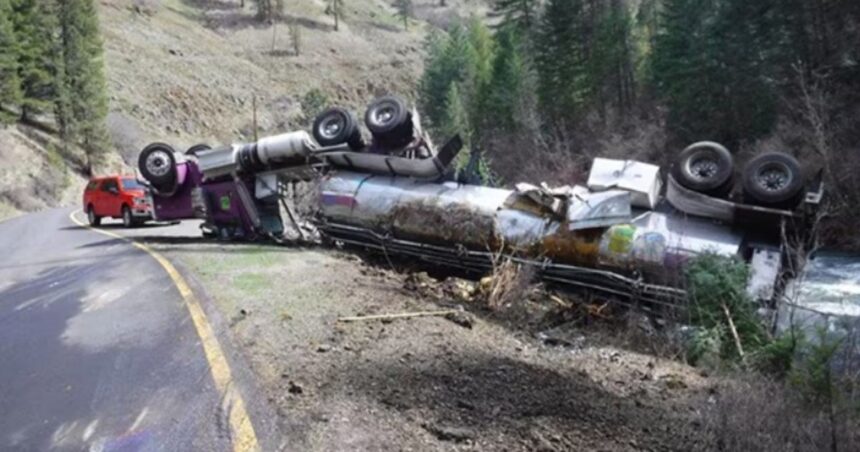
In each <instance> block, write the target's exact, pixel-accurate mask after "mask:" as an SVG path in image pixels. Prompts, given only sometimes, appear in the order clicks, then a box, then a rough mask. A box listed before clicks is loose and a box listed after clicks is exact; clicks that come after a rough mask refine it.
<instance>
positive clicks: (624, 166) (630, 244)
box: [139, 96, 823, 314]
mask: <svg viewBox="0 0 860 452" xmlns="http://www.w3.org/2000/svg"><path fill="white" fill-rule="evenodd" d="M365 125H366V126H367V129H369V131H370V136H371V139H370V140H369V142H368V141H366V140H365V139H364V138H363V135H362V133H361V130H360V127H359V124H358V120H357V119H356V117H355V116H354V115H353V114H352V113H351V112H349V111H347V110H345V109H342V108H332V109H329V110H326V111H324V112H323V113H321V114H320V115H319V116H318V117H317V118H316V120H315V121H314V126H313V130H312V135H313V137H311V134H308V133H307V132H305V131H294V132H289V133H284V134H281V135H275V136H271V137H266V138H263V139H260V140H258V141H255V142H252V143H240V144H231V145H226V146H222V147H216V148H211V147H209V146H206V145H198V146H195V147H192V148H191V149H189V150H188V151H186V152H185V153H179V152H177V151H175V150H174V148H172V147H171V146H169V145H167V144H164V143H153V144H150V145H149V146H147V147H146V148H145V149H143V151H142V152H141V154H140V157H139V170H140V173H141V175H142V177H143V179H144V180H145V181H146V182H147V183H148V185H149V186H150V189H151V196H152V197H153V200H152V201H153V202H152V205H153V206H154V215H155V217H156V219H158V220H183V219H192V218H199V219H203V220H204V222H203V224H202V228H203V229H204V234H207V235H211V236H213V237H219V238H221V239H242V240H254V239H271V240H275V241H280V237H282V234H283V232H284V222H283V219H282V217H281V213H282V209H281V207H284V211H287V212H288V211H289V209H288V207H287V206H286V204H285V203H284V199H283V196H282V194H283V192H284V190H283V187H285V186H286V185H287V184H290V183H292V182H295V181H309V180H316V181H318V186H317V190H318V194H317V204H318V206H317V207H318V209H317V214H316V215H315V217H314V218H313V219H312V221H313V222H314V224H315V226H316V228H317V229H318V230H319V232H320V233H321V234H322V235H323V237H325V238H326V239H328V240H330V241H336V242H339V243H344V244H351V245H357V246H360V247H366V248H374V249H379V250H383V251H385V252H386V253H390V254H399V255H404V256H410V257H414V258H417V259H419V260H422V261H426V262H428V263H431V264H434V265H440V266H444V267H448V268H454V269H460V270H464V271H475V272H482V273H485V272H487V271H489V270H491V269H492V267H493V263H494V262H495V261H496V260H497V259H498V258H499V257H500V256H505V257H506V258H510V259H513V260H515V261H517V262H520V263H522V264H524V265H531V266H534V267H535V269H536V271H537V274H538V275H539V276H540V277H541V278H543V279H544V280H546V281H549V282H553V283H558V284H563V285H567V286H571V287H578V288H584V289H588V290H595V291H600V292H604V293H608V294H612V295H614V296H617V297H618V298H619V299H625V300H628V301H630V302H634V303H639V304H641V306H642V307H643V308H645V309H651V310H654V311H659V312H661V313H666V314H669V313H670V311H674V310H677V309H682V308H683V304H684V300H685V292H684V288H683V281H682V279H681V278H680V277H679V276H678V275H680V274H681V273H682V272H680V271H679V270H681V269H682V268H683V266H684V265H685V263H686V262H687V261H688V260H689V259H690V258H691V257H693V256H695V255H697V254H701V253H706V252H711V253H718V254H721V255H727V256H739V257H740V258H743V259H745V260H747V261H749V262H750V263H751V264H752V267H753V273H754V274H753V278H752V280H751V281H750V287H749V290H750V292H751V293H752V294H753V295H754V296H755V297H757V298H759V299H761V300H764V301H768V302H772V301H773V300H774V299H775V296H776V295H777V294H778V293H779V291H780V290H781V288H782V287H783V286H784V284H785V279H786V278H789V277H790V276H791V274H792V273H791V272H786V271H784V270H783V269H784V268H791V269H792V270H795V269H796V268H795V266H794V264H793V263H795V262H800V261H801V260H800V259H798V258H797V256H793V255H792V253H791V250H792V249H794V247H792V246H788V245H789V244H788V243H787V241H788V240H789V238H791V240H797V241H800V242H803V241H808V240H810V239H811V237H810V234H811V222H812V221H813V219H814V217H815V212H816V209H817V206H818V205H819V203H820V202H821V198H822V193H823V188H822V183H821V180H820V176H819V177H818V178H812V179H811V180H809V178H806V177H804V175H803V174H802V172H801V171H800V166H799V165H798V164H797V162H796V161H795V160H794V159H793V158H792V157H790V156H788V155H786V154H780V153H769V154H763V155H762V156H759V157H757V158H755V159H753V160H752V161H750V163H749V164H748V165H747V166H746V168H744V170H743V171H742V172H741V175H742V176H741V178H742V184H743V193H742V194H736V192H737V190H733V185H734V179H735V173H736V172H737V171H736V170H735V168H734V162H733V159H732V155H731V154H730V153H729V151H728V150H726V148H725V147H723V146H721V145H720V144H717V143H713V142H700V143H696V144H693V145H691V146H689V147H688V148H686V149H685V150H684V151H682V152H681V154H680V155H679V157H678V159H677V161H676V163H675V165H674V166H673V168H672V170H671V171H669V172H666V173H665V174H664V172H663V171H661V168H660V167H658V166H656V165H652V164H649V163H644V162H636V161H630V160H612V159H602V158H597V159H595V160H594V161H593V164H592V167H591V170H590V173H589V178H588V180H587V181H585V183H584V184H582V185H571V186H562V187H548V186H546V185H545V184H542V185H531V184H527V183H521V184H517V185H515V186H514V187H513V188H494V187H486V186H479V185H469V184H463V183H460V182H457V181H455V180H451V177H450V176H449V174H450V171H449V166H450V165H451V163H452V162H453V161H454V158H455V157H456V156H457V154H458V152H459V150H460V148H461V147H462V144H461V142H460V140H459V138H458V137H454V138H453V139H451V140H450V141H449V142H447V143H446V144H445V145H444V146H442V147H441V148H440V149H436V148H435V146H434V145H433V144H432V142H431V141H430V140H429V138H428V137H427V136H426V135H425V134H424V132H423V131H422V130H421V127H420V120H419V117H418V114H417V112H416V111H414V110H410V109H409V108H408V107H407V105H406V102H404V101H403V100H402V99H400V98H398V97H395V96H386V97H383V98H380V99H377V100H376V101H374V102H373V103H372V104H371V105H370V106H369V107H368V109H367V111H366V114H365Z"/></svg>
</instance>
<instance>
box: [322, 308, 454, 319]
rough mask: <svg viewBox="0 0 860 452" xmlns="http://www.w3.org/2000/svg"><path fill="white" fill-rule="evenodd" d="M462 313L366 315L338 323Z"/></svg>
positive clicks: (428, 312) (448, 311)
mask: <svg viewBox="0 0 860 452" xmlns="http://www.w3.org/2000/svg"><path fill="white" fill-rule="evenodd" d="M459 312H462V311H458V310H456V309H448V310H444V311H420V312H400V313H397V314H378V315H364V316H354V317H339V318H338V319H337V321H338V322H359V321H364V320H388V319H407V318H412V317H433V316H447V315H449V314H456V313H459Z"/></svg>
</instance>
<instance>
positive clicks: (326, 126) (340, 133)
mask: <svg viewBox="0 0 860 452" xmlns="http://www.w3.org/2000/svg"><path fill="white" fill-rule="evenodd" d="M313 135H314V139H315V140H317V143H319V144H320V146H336V145H338V144H343V143H347V144H348V145H349V147H350V149H353V150H359V149H361V148H363V147H364V139H362V137H361V130H360V129H359V128H358V119H356V117H355V115H354V114H353V113H352V112H350V111H348V110H346V109H344V108H340V107H333V108H329V109H328V110H326V111H324V112H322V113H320V114H318V115H317V117H316V119H314V129H313Z"/></svg>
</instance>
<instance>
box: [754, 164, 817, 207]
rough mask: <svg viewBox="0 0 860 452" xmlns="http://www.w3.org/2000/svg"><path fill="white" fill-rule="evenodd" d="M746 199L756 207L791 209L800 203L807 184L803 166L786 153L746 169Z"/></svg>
mask: <svg viewBox="0 0 860 452" xmlns="http://www.w3.org/2000/svg"><path fill="white" fill-rule="evenodd" d="M743 184H744V195H745V196H746V197H747V198H749V199H750V200H751V201H753V202H754V203H756V204H763V205H766V206H771V207H786V208H791V207H794V206H796V205H797V203H798V201H800V195H801V192H802V191H803V186H804V180H803V171H802V170H801V168H800V163H799V162H798V161H797V159H795V158H794V157H792V156H790V155H788V154H785V153H782V152H770V153H767V154H762V155H759V156H757V157H755V158H753V159H752V160H750V161H749V162H748V163H747V164H746V166H745V167H744V178H743Z"/></svg>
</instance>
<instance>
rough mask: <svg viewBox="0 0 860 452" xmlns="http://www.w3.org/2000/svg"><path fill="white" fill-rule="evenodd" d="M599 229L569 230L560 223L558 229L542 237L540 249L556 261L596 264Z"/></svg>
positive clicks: (600, 231) (584, 264)
mask: <svg viewBox="0 0 860 452" xmlns="http://www.w3.org/2000/svg"><path fill="white" fill-rule="evenodd" d="M602 234H603V230H601V229H582V230H577V231H569V230H568V229H567V225H566V224H562V225H561V227H560V228H559V231H558V232H556V233H554V234H550V235H547V236H545V237H543V239H542V240H541V241H540V251H541V254H542V255H543V256H546V257H548V258H550V259H552V260H553V261H554V262H556V263H564V264H575V265H583V266H592V267H593V266H596V265H597V256H598V253H599V250H600V237H601V235H602Z"/></svg>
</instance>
